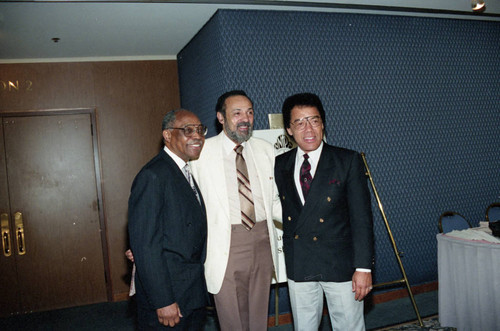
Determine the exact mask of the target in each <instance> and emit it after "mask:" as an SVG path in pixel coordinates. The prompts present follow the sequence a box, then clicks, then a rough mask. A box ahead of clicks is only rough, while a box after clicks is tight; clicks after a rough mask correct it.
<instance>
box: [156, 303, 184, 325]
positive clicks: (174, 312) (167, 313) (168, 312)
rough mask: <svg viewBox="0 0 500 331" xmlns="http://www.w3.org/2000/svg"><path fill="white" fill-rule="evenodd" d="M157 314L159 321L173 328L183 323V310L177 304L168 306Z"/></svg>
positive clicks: (157, 310) (158, 310)
mask: <svg viewBox="0 0 500 331" xmlns="http://www.w3.org/2000/svg"><path fill="white" fill-rule="evenodd" d="M156 314H157V315H158V321H159V322H160V323H161V324H163V325H165V326H170V327H173V326H175V325H176V324H178V323H179V322H180V321H181V317H182V314H181V310H180V309H179V306H178V305H177V302H174V303H173V304H171V305H170V306H166V307H163V308H158V309H156Z"/></svg>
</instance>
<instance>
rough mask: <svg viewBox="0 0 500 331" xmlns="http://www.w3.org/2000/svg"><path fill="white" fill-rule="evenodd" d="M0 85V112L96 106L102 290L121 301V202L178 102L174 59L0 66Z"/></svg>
mask: <svg viewBox="0 0 500 331" xmlns="http://www.w3.org/2000/svg"><path fill="white" fill-rule="evenodd" d="M0 81H1V82H3V83H1V84H0V113H6V112H11V111H20V110H26V111H28V110H30V111H31V110H46V109H72V108H94V109H96V115H97V116H96V117H97V132H98V139H99V152H100V169H101V180H102V182H101V187H102V194H103V207H104V220H105V223H106V237H107V244H108V252H107V253H108V256H109V272H110V278H111V284H110V286H111V287H110V292H111V294H112V299H113V300H121V299H126V298H127V292H128V280H129V268H128V267H129V266H128V264H127V261H126V260H125V258H124V255H123V252H124V251H125V249H126V248H127V231H126V227H127V199H128V195H129V192H130V186H131V183H132V180H133V178H134V176H135V174H136V173H137V172H138V171H139V169H140V168H141V167H142V165H143V164H144V163H145V162H147V161H148V160H149V159H150V158H151V157H153V156H154V155H155V154H156V153H157V152H158V150H159V149H160V147H161V120H162V117H163V115H164V114H165V113H166V112H167V111H168V110H171V109H174V108H178V107H179V105H180V98H179V84H178V76H177V62H176V61H173V60H171V61H130V62H87V63H37V64H0ZM9 81H11V82H13V83H14V84H15V85H16V87H18V88H17V89H15V88H12V87H11V88H9V86H6V85H8V82H9Z"/></svg>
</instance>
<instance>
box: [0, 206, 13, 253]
mask: <svg viewBox="0 0 500 331" xmlns="http://www.w3.org/2000/svg"><path fill="white" fill-rule="evenodd" d="M0 223H1V227H2V246H3V255H5V256H11V255H12V249H11V248H10V228H9V215H8V214H6V213H2V214H1V215H0Z"/></svg>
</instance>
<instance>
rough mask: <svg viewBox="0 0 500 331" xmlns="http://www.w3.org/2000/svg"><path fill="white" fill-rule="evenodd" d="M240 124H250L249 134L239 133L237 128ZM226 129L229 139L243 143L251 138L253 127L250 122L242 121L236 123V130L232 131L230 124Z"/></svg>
mask: <svg viewBox="0 0 500 331" xmlns="http://www.w3.org/2000/svg"><path fill="white" fill-rule="evenodd" d="M240 126H248V133H247V134H241V133H239V132H238V131H237V129H238V127H240ZM224 131H225V132H226V134H227V136H228V137H229V139H231V140H233V141H236V142H237V143H238V144H241V143H242V142H245V141H247V140H248V139H250V137H251V136H252V132H253V127H252V124H251V123H250V122H241V123H238V124H237V125H236V130H235V131H232V130H231V129H230V128H229V127H228V126H226V127H225V128H224Z"/></svg>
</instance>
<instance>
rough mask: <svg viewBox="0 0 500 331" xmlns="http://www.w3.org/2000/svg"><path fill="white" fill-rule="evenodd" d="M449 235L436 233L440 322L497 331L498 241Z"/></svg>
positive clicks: (462, 330) (499, 314) (499, 289)
mask: <svg viewBox="0 0 500 331" xmlns="http://www.w3.org/2000/svg"><path fill="white" fill-rule="evenodd" d="M467 231H470V230H467ZM451 234H452V233H451V232H450V233H448V234H438V235H437V241H438V278H439V322H440V324H441V326H447V327H456V328H457V330H458V331H466V330H473V331H481V330H484V331H499V330H500V244H498V243H493V242H487V241H485V240H482V241H479V240H467V239H462V238H456V237H452V236H451ZM493 238H494V237H493Z"/></svg>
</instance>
